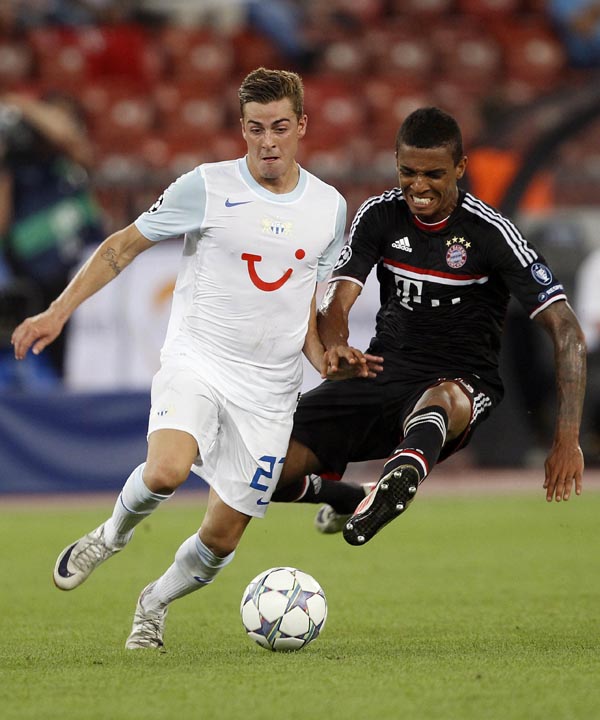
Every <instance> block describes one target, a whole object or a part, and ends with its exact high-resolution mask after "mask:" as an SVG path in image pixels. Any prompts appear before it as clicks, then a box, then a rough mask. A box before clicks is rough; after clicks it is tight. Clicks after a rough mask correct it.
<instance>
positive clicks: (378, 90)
mask: <svg viewBox="0 0 600 720" xmlns="http://www.w3.org/2000/svg"><path fill="white" fill-rule="evenodd" d="M363 96H364V98H365V102H366V106H367V112H368V127H369V134H370V135H371V136H372V139H373V142H374V143H375V145H376V147H379V148H382V149H385V148H393V147H394V143H395V140H396V133H397V132H398V128H399V127H400V125H401V124H402V121H403V120H404V119H405V118H406V116H407V115H409V114H410V113H411V112H412V111H413V110H416V109H417V108H418V107H423V106H424V105H430V104H431V100H430V93H429V89H428V87H427V86H425V87H422V88H420V89H414V90H410V89H409V90H407V89H406V88H405V87H404V83H403V81H402V79H401V78H399V79H398V80H395V79H392V78H389V77H387V78H381V77H379V78H374V79H373V80H371V81H370V82H368V83H366V84H365V87H364V91H363Z"/></svg>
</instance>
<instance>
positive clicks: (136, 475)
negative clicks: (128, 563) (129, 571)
mask: <svg viewBox="0 0 600 720" xmlns="http://www.w3.org/2000/svg"><path fill="white" fill-rule="evenodd" d="M145 465H146V463H142V464H141V465H138V467H136V469H135V470H134V471H133V472H132V473H131V475H130V476H129V477H128V478H127V481H126V483H125V485H123V489H122V490H121V492H120V494H119V497H118V498H117V502H116V503H115V507H114V509H113V513H112V516H111V517H110V518H109V519H108V520H107V521H106V522H105V523H104V539H105V541H106V543H107V545H109V546H110V547H116V548H122V547H123V546H125V545H126V544H127V543H128V542H129V540H130V539H131V536H132V535H133V529H134V528H135V526H136V525H138V523H140V522H142V520H143V519H144V518H145V517H147V516H148V515H150V513H152V512H153V511H154V510H155V509H156V508H157V507H158V506H159V505H160V503H161V502H163V501H164V500H167V499H168V498H170V497H171V495H159V494H158V493H154V492H152V491H151V490H148V488H147V487H146V484H145V483H144V479H143V477H142V474H143V472H144V467H145Z"/></svg>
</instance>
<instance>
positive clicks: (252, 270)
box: [242, 249, 306, 292]
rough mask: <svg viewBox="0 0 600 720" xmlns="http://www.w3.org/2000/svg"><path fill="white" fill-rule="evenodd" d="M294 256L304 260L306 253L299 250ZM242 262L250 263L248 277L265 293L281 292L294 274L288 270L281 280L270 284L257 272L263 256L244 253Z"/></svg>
mask: <svg viewBox="0 0 600 720" xmlns="http://www.w3.org/2000/svg"><path fill="white" fill-rule="evenodd" d="M294 255H295V257H296V259H297V260H302V259H303V258H304V256H305V255H306V253H305V252H304V250H302V249H299V250H296V252H295V253H294ZM242 260H245V261H246V262H247V263H248V275H250V280H252V283H253V284H254V285H256V287H257V288H258V289H259V290H264V291H265V292H273V290H279V288H280V287H282V286H283V285H284V284H285V283H286V282H287V281H288V280H289V279H290V277H291V276H292V273H293V272H294V271H293V270H292V268H288V269H287V270H286V271H285V272H284V273H283V275H282V276H281V277H280V278H279V280H273V281H272V282H268V281H267V280H263V279H262V278H261V277H260V276H259V274H258V272H257V270H256V264H257V263H259V262H260V261H261V260H262V255H252V254H251V253H242Z"/></svg>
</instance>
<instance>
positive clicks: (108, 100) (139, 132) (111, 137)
mask: <svg viewBox="0 0 600 720" xmlns="http://www.w3.org/2000/svg"><path fill="white" fill-rule="evenodd" d="M81 99H82V102H83V104H84V107H85V108H86V110H87V111H88V114H89V117H90V126H91V130H92V136H93V138H94V140H95V142H96V144H97V145H98V146H99V148H100V149H101V150H103V149H106V150H124V151H133V148H132V144H133V145H134V146H135V144H136V143H138V142H139V141H140V140H141V139H142V137H143V135H144V134H145V133H149V132H152V130H153V129H154V126H155V122H156V107H155V105H154V102H153V99H152V97H151V96H148V95H146V94H139V93H135V92H134V91H133V90H132V89H131V87H130V86H128V85H122V86H118V85H117V86H114V87H112V86H110V85H98V84H96V85H94V86H89V87H87V88H86V89H85V91H84V92H83V93H82V95H81Z"/></svg>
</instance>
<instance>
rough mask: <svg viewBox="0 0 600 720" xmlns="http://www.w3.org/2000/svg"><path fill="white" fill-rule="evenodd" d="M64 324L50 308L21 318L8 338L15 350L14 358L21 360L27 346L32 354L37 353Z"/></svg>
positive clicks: (55, 335) (54, 337) (48, 343)
mask: <svg viewBox="0 0 600 720" xmlns="http://www.w3.org/2000/svg"><path fill="white" fill-rule="evenodd" d="M64 324H65V323H64V321H63V320H61V319H60V318H58V317H56V314H55V313H54V312H52V310H51V309H48V310H44V312H42V313H40V314H39V315H34V316H32V317H29V318H27V319H26V320H23V322H22V323H21V324H20V325H17V327H16V328H15V330H14V332H13V334H12V337H11V339H10V341H11V343H12V345H13V347H14V350H15V358H16V359H17V360H23V358H24V357H25V355H27V351H28V350H29V348H31V350H32V352H33V354H34V355H39V354H40V353H41V352H42V350H43V349H44V348H45V347H47V346H48V345H50V343H51V342H52V341H53V340H56V338H57V337H58V336H59V335H60V332H61V330H62V329H63V326H64Z"/></svg>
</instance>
